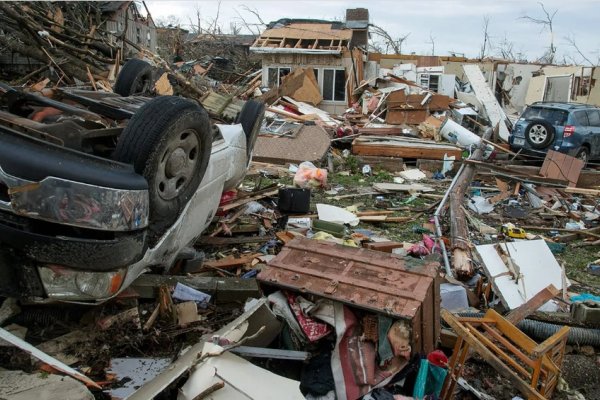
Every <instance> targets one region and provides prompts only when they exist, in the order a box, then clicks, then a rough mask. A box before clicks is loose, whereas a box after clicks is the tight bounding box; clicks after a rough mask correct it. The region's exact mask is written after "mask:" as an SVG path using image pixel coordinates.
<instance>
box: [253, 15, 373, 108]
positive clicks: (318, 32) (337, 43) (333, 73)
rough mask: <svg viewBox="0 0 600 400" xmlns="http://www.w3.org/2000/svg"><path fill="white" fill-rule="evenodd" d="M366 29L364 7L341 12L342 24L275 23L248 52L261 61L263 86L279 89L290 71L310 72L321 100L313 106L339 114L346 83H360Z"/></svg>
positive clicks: (346, 93) (346, 92) (343, 105)
mask: <svg viewBox="0 0 600 400" xmlns="http://www.w3.org/2000/svg"><path fill="white" fill-rule="evenodd" d="M368 29H369V11H368V10H367V9H365V8H357V9H348V10H346V22H339V21H323V20H311V19H280V20H278V21H275V22H272V23H270V24H269V26H268V27H267V29H266V30H265V31H264V32H263V33H262V34H261V35H260V37H259V38H258V39H256V41H255V42H254V44H253V45H252V47H250V51H251V52H252V53H255V54H257V55H259V56H260V58H261V62H262V82H263V86H267V87H271V88H273V87H276V86H278V85H279V84H280V83H281V80H282V78H283V77H284V76H286V75H287V74H289V73H290V72H291V71H292V70H293V69H294V68H297V67H303V68H307V69H312V70H313V72H314V75H315V79H316V82H317V85H318V88H319V91H320V95H321V97H322V100H321V101H320V102H319V104H315V105H318V106H319V108H321V109H323V110H325V111H328V112H331V113H341V112H343V110H344V109H345V108H346V106H347V104H348V99H349V90H348V88H349V83H348V81H349V79H350V78H351V77H352V78H353V79H354V81H355V82H360V81H361V80H362V69H363V68H362V64H363V61H364V52H365V49H366V48H367V44H368ZM359 49H360V50H359ZM352 75H354V76H352Z"/></svg>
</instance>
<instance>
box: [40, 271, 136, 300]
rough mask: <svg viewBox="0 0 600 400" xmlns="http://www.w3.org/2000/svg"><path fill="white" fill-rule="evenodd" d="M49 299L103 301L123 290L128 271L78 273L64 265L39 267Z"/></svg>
mask: <svg viewBox="0 0 600 400" xmlns="http://www.w3.org/2000/svg"><path fill="white" fill-rule="evenodd" d="M38 271H39V273H40V278H41V280H42V283H43V284H44V289H46V294H47V295H48V297H50V298H53V299H59V300H102V299H106V298H109V297H111V296H113V295H115V294H116V293H117V292H118V291H119V289H120V288H121V284H122V283H123V278H124V277H125V273H126V270H125V269H124V268H123V269H119V270H116V271H107V272H88V271H78V270H75V269H71V268H68V267H65V266H62V265H52V264H48V265H46V266H44V267H39V268H38Z"/></svg>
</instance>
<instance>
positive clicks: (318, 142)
mask: <svg viewBox="0 0 600 400" xmlns="http://www.w3.org/2000/svg"><path fill="white" fill-rule="evenodd" d="M330 143H331V139H330V138H329V134H328V133H327V132H325V130H324V129H323V128H321V127H320V126H317V125H305V126H303V127H302V129H300V131H298V133H297V134H296V136H295V137H293V138H288V137H269V136H259V137H258V139H257V140H256V144H255V145H254V155H253V157H252V159H253V160H255V161H261V162H268V163H273V164H289V163H296V164H297V163H301V162H303V161H310V162H313V163H314V162H317V161H319V160H321V159H322V158H323V157H324V156H325V154H326V153H327V150H328V149H329V145H330Z"/></svg>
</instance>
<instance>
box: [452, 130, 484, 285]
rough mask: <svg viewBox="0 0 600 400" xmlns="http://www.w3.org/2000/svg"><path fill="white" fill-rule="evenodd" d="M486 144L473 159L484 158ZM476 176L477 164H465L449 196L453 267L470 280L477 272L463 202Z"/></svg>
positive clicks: (460, 276) (456, 273) (462, 277)
mask: <svg viewBox="0 0 600 400" xmlns="http://www.w3.org/2000/svg"><path fill="white" fill-rule="evenodd" d="M492 133H493V129H491V128H490V129H487V130H486V131H485V132H484V134H483V138H484V139H489V138H491V137H492ZM483 150H484V146H482V145H480V146H479V147H477V149H476V150H475V151H474V152H473V155H472V156H471V157H470V159H471V160H477V161H481V160H482V159H483ZM474 176H475V166H474V165H472V164H465V166H464V168H463V169H462V171H461V174H460V175H459V176H458V177H457V179H456V183H455V185H454V187H453V188H452V191H451V193H450V196H449V202H450V220H451V223H450V238H451V247H450V249H451V253H452V269H453V270H454V273H455V275H456V278H458V279H459V280H469V279H470V278H471V277H472V276H473V274H474V273H475V269H474V268H473V263H472V262H471V247H470V246H469V228H468V226H467V218H466V215H465V209H464V208H463V202H464V199H465V194H466V192H467V189H468V188H469V185H470V184H471V182H472V181H473V178H474Z"/></svg>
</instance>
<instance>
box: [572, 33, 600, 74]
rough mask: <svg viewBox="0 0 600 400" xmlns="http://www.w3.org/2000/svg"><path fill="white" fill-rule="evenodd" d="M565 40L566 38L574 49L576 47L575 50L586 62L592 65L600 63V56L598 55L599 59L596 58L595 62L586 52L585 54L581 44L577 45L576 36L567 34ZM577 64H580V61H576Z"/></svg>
mask: <svg viewBox="0 0 600 400" xmlns="http://www.w3.org/2000/svg"><path fill="white" fill-rule="evenodd" d="M565 40H566V42H567V44H568V45H569V46H571V47H573V49H575V51H576V52H577V54H579V56H581V58H583V61H585V62H586V63H588V64H590V66H592V67H595V66H599V65H600V56H598V59H596V62H593V61H592V60H590V59H589V57H587V56H586V55H585V54H583V52H582V51H581V49H580V48H579V46H577V43H576V42H575V37H573V36H566V37H565ZM573 61H575V60H573ZM575 64H579V63H578V62H575Z"/></svg>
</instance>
